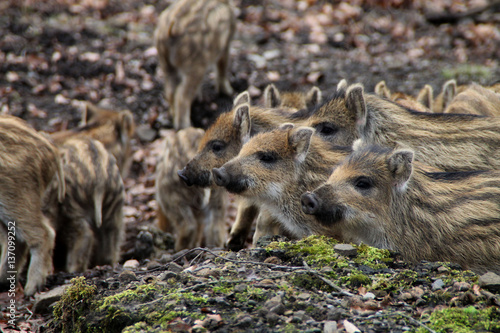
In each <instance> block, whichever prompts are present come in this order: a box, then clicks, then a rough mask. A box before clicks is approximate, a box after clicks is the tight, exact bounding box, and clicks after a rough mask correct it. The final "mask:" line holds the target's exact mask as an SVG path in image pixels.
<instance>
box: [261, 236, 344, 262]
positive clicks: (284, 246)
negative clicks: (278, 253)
mask: <svg viewBox="0 0 500 333" xmlns="http://www.w3.org/2000/svg"><path fill="white" fill-rule="evenodd" d="M337 243H338V242H337V241H336V240H335V239H333V238H328V237H325V236H309V237H307V238H304V239H301V240H299V241H296V242H272V243H271V244H269V246H268V247H267V250H275V249H280V250H284V251H286V253H287V255H289V256H302V257H303V258H304V260H305V261H306V262H307V263H308V264H309V265H318V266H320V267H322V266H326V265H335V264H336V263H337V257H338V255H337V254H336V253H335V251H334V250H333V248H334V246H335V244H337Z"/></svg>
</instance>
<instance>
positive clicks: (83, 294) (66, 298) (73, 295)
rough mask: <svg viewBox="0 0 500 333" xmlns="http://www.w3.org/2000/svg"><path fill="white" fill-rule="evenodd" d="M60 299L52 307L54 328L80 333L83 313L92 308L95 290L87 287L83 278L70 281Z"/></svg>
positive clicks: (82, 324)
mask: <svg viewBox="0 0 500 333" xmlns="http://www.w3.org/2000/svg"><path fill="white" fill-rule="evenodd" d="M70 282H71V286H69V287H68V289H66V291H65V292H64V294H63V295H62V297H61V299H60V300H59V301H58V302H57V303H56V305H55V306H54V312H53V313H54V322H55V326H56V327H58V329H59V330H60V331H62V332H82V331H84V330H85V329H84V328H83V327H84V324H85V316H84V315H85V313H86V312H87V311H89V309H91V308H92V303H93V302H94V300H95V296H96V291H97V288H96V287H95V286H93V285H89V284H88V283H87V281H86V280H85V277H83V276H80V277H76V278H74V279H72V280H71V281H70Z"/></svg>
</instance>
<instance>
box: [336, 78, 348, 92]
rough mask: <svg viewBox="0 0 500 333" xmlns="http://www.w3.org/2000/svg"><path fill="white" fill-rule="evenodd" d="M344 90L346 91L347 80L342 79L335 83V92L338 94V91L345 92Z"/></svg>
mask: <svg viewBox="0 0 500 333" xmlns="http://www.w3.org/2000/svg"><path fill="white" fill-rule="evenodd" d="M346 90H347V80H346V79H342V80H340V81H339V83H337V91H338V92H340V91H346Z"/></svg>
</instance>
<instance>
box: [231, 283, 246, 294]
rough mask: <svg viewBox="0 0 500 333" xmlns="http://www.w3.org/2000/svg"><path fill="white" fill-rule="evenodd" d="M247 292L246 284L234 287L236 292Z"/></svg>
mask: <svg viewBox="0 0 500 333" xmlns="http://www.w3.org/2000/svg"><path fill="white" fill-rule="evenodd" d="M246 290H247V285H246V284H243V283H240V284H237V285H236V286H234V291H235V292H238V293H242V292H245V291H246Z"/></svg>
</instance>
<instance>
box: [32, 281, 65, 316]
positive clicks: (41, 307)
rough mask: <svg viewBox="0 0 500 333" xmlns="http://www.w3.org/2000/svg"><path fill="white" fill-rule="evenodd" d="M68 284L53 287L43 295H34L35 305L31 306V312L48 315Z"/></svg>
mask: <svg viewBox="0 0 500 333" xmlns="http://www.w3.org/2000/svg"><path fill="white" fill-rule="evenodd" d="M68 286H69V285H68V284H66V285H63V286H58V287H55V288H54V289H51V290H49V291H47V292H45V293H39V294H35V304H34V305H33V312H35V313H48V312H51V311H52V306H51V305H52V304H53V303H54V302H57V301H59V300H60V299H61V296H62V295H63V294H64V291H65V290H66V288H68Z"/></svg>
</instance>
